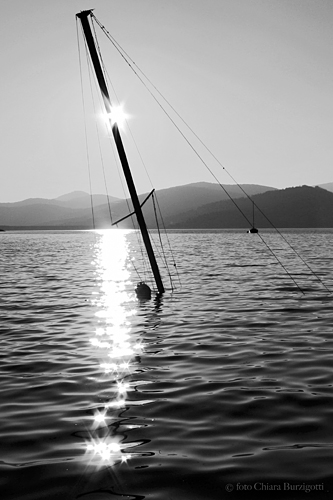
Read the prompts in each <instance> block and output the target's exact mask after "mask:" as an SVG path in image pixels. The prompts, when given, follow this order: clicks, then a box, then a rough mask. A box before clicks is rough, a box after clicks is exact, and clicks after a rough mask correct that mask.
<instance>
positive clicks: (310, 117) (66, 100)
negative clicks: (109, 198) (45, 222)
mask: <svg viewBox="0 0 333 500" xmlns="http://www.w3.org/2000/svg"><path fill="white" fill-rule="evenodd" d="M88 8H94V9H95V11H94V13H95V15H96V17H97V18H98V19H99V20H100V21H101V22H102V23H103V24H104V26H105V27H106V28H107V29H108V31H109V32H110V33H111V34H112V35H113V36H114V37H115V39H116V40H117V41H118V42H119V43H120V44H121V45H122V47H123V48H124V49H125V50H126V52H127V53H128V54H129V55H130V56H131V57H132V59H133V60H134V61H135V62H136V64H137V65H138V66H139V67H140V68H141V69H142V70H143V71H144V72H145V73H146V74H147V76H149V78H150V79H151V80H152V82H153V83H154V85H155V86H156V87H157V88H158V89H159V91H160V92H162V94H163V95H164V96H165V97H166V98H167V99H168V100H169V101H170V102H171V103H172V105H173V106H174V107H175V108H176V109H177V111H178V112H179V113H180V114H181V116H182V117H183V118H184V119H185V120H186V121H187V122H188V123H189V125H190V126H191V127H192V128H193V129H194V130H195V131H196V133H197V134H198V135H199V136H200V138H201V139H202V140H203V141H204V142H205V144H207V146H208V147H209V148H210V149H211V150H212V151H213V152H214V154H215V155H216V156H217V157H218V158H219V160H220V161H221V162H222V163H223V164H224V165H225V167H226V168H227V170H228V171H229V172H230V173H231V174H232V175H233V177H234V178H235V179H236V180H237V181H238V182H239V183H251V184H263V185H268V186H274V187H278V188H283V187H288V186H297V185H302V184H308V185H314V184H321V183H325V182H332V181H333V173H332V163H333V140H332V132H333V64H332V62H333V30H332V25H333V2H332V0H121V2H119V1H113V0H70V1H69V0H56V1H51V0H11V1H7V2H5V1H2V4H1V19H0V44H1V45H0V47H1V49H0V60H1V80H0V82H1V84H0V85H1V98H0V110H1V114H0V127H1V139H0V140H1V148H0V164H1V182H0V202H7V201H18V200H22V199H25V198H31V197H45V198H54V197H57V196H59V195H61V194H64V193H68V192H70V191H73V190H85V191H89V183H88V173H87V172H88V170H87V149H86V143H85V133H84V118H83V107H82V92H81V84H80V70H79V58H78V45H77V31H76V20H75V14H76V13H77V12H79V11H80V10H85V9H88ZM80 38H81V42H80V43H81V49H82V50H83V45H82V37H81V35H80ZM99 40H100V43H101V49H102V51H103V57H104V61H105V63H106V66H107V70H108V74H109V76H110V79H111V81H112V84H113V85H114V88H115V90H116V92H117V95H118V96H119V98H120V100H121V101H122V102H124V106H125V110H126V112H127V113H128V114H129V115H131V119H130V120H129V124H130V128H131V132H132V134H133V137H134V138H135V142H136V144H137V147H138V149H139V152H140V155H141V156H142V158H143V160H144V163H145V166H146V169H147V171H148V173H149V176H150V178H151V180H152V183H153V186H154V187H155V188H157V189H160V188H163V187H170V186H174V185H178V184H187V183H190V182H197V181H201V180H205V181H209V182H215V181H214V179H213V178H212V177H211V175H210V174H209V173H208V171H207V170H206V168H205V167H204V166H203V165H202V163H201V162H200V161H199V160H198V158H197V157H196V155H195V154H194V153H193V151H192V150H191V149H190V148H189V147H188V145H187V144H186V142H185V141H184V140H183V139H182V138H181V136H180V135H179V133H178V132H177V131H176V130H175V128H174V127H173V126H172V125H170V123H169V122H168V120H167V119H166V117H165V115H164V114H163V113H162V112H161V110H160V108H159V107H158V106H157V105H156V103H155V102H154V100H153V99H152V98H151V97H150V95H149V94H148V93H147V92H146V90H145V89H144V87H143V86H142V84H141V83H140V82H139V80H138V79H137V78H136V77H135V75H134V74H133V73H132V72H131V71H130V69H129V68H128V67H127V66H126V64H125V63H124V62H123V60H122V59H121V58H120V56H119V54H118V53H117V52H116V51H115V50H114V48H113V47H112V45H111V44H110V42H108V40H107V39H106V37H105V36H104V35H103V33H101V34H100V35H99ZM81 59H82V66H83V67H85V66H86V60H85V53H84V51H82V53H81ZM83 81H84V85H85V87H84V92H83V95H84V97H85V102H86V114H87V119H89V123H91V124H89V125H88V126H87V127H88V128H87V130H88V144H89V149H88V151H89V158H90V167H91V179H92V184H93V190H94V191H95V192H100V193H103V192H105V188H104V185H103V176H102V173H101V172H102V171H101V165H100V163H101V162H100V155H99V153H98V147H97V146H96V144H97V134H96V127H95V122H97V123H98V124H100V123H101V119H100V118H99V117H98V116H94V111H93V108H92V107H91V108H89V105H90V104H89V102H90V101H91V99H90V90H89V79H88V78H87V75H86V72H85V70H83ZM89 99H90V101H89ZM99 129H100V130H101V137H100V141H101V143H102V149H103V150H104V147H105V146H108V147H109V141H108V139H107V137H106V133H105V131H104V128H103V126H102V127H99ZM94 134H95V135H94ZM123 138H124V143H125V146H126V147H128V151H129V161H130V164H131V167H132V170H133V175H134V178H135V181H136V184H137V187H138V191H139V192H143V191H147V190H149V189H150V188H151V185H150V184H149V182H148V180H147V177H146V175H145V174H144V173H143V172H144V170H143V168H142V165H141V163H140V161H138V156H137V154H136V151H135V148H134V147H133V144H132V142H131V135H130V134H129V133H128V131H126V130H125V131H124V137H123ZM127 141H128V142H129V145H128V146H127ZM193 144H194V145H195V147H197V144H196V143H195V142H194V143H193ZM198 151H199V152H200V154H203V155H204V158H205V160H207V159H208V156H207V155H206V154H205V153H204V151H203V150H202V148H201V147H199V149H198ZM104 154H105V155H106V156H104ZM108 154H109V156H107V155H108ZM103 158H104V166H105V169H106V177H107V182H108V189H109V192H110V194H112V195H115V196H123V192H122V191H121V189H120V187H119V186H120V184H119V180H118V174H117V175H116V176H114V172H113V171H114V170H115V168H114V160H113V156H112V152H111V149H110V153H104V152H103ZM207 161H208V160H207ZM209 162H210V160H209ZM210 168H212V170H213V171H214V173H215V174H216V175H217V176H218V178H219V180H220V182H222V183H232V180H231V179H230V178H229V177H228V176H227V175H226V173H225V171H223V170H222V168H221V167H219V166H218V165H216V164H215V163H214V162H210Z"/></svg>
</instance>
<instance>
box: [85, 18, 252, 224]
mask: <svg viewBox="0 0 333 500" xmlns="http://www.w3.org/2000/svg"><path fill="white" fill-rule="evenodd" d="M92 17H93V18H94V19H95V20H96V22H97V24H98V25H99V26H100V28H101V29H102V31H103V33H104V34H105V35H106V36H107V38H108V39H109V40H110V41H111V43H112V44H113V46H114V47H115V48H116V50H117V51H118V52H119V54H120V55H121V57H122V58H123V59H124V61H125V62H126V63H127V64H128V66H129V67H130V68H131V69H132V71H133V72H134V74H135V75H136V76H137V77H138V79H139V80H140V81H141V83H142V84H143V86H144V87H145V88H146V89H147V91H148V92H149V93H150V95H151V97H152V98H153V99H154V100H155V102H156V103H157V104H158V106H159V107H160V108H161V109H162V111H163V112H164V113H165V114H166V116H167V117H168V118H169V120H170V121H171V123H172V124H173V125H174V127H175V128H176V129H177V130H178V132H179V133H180V135H181V136H182V137H183V139H184V140H185V141H186V142H187V144H188V145H189V146H190V148H191V149H192V150H193V152H194V153H195V154H196V156H197V157H198V158H199V160H200V161H201V162H202V163H203V165H205V167H206V168H207V170H208V171H209V172H210V174H211V175H212V177H214V179H215V180H216V182H217V183H218V185H219V186H220V187H221V188H222V189H223V191H224V192H225V194H226V195H227V196H228V198H229V199H230V200H231V201H232V202H233V203H234V205H235V206H236V208H237V209H238V210H239V211H240V213H241V214H242V215H243V217H244V218H245V219H246V220H247V222H248V223H249V224H251V222H250V220H249V219H248V218H247V216H246V215H245V214H244V212H243V211H242V210H241V208H240V207H239V206H238V205H237V203H236V202H235V200H234V199H233V198H232V196H231V195H230V194H229V193H228V191H227V190H226V189H225V187H224V186H223V185H222V184H221V183H220V181H219V179H218V178H217V177H216V175H215V174H214V172H213V171H212V170H211V169H210V167H209V166H208V165H207V163H206V162H205V160H204V159H203V158H202V156H201V155H200V154H199V153H198V151H197V150H196V149H195V147H194V146H193V145H192V143H191V142H190V141H189V140H188V138H187V137H186V136H185V134H184V133H183V131H182V130H181V129H180V128H179V126H178V125H177V123H176V122H175V121H174V119H173V118H172V117H171V115H170V114H169V113H168V112H167V111H166V109H165V108H164V107H163V106H162V104H161V103H160V102H159V101H158V99H157V98H156V96H155V95H154V94H153V93H152V92H151V90H150V89H149V87H148V86H147V85H146V83H145V82H144V80H143V79H142V78H141V76H140V75H139V74H138V73H137V71H136V70H135V69H134V68H133V66H132V64H131V63H130V62H129V61H128V60H127V59H126V57H125V56H124V54H123V53H122V52H121V50H123V49H122V48H121V46H120V45H119V44H118V43H117V42H116V41H115V40H114V38H113V37H112V36H111V35H110V33H109V32H108V31H107V30H106V29H105V27H104V26H103V25H102V24H101V23H100V22H99V21H98V19H97V18H96V17H95V16H94V15H93V14H92ZM119 47H120V48H119ZM120 49H121V50H120ZM124 53H125V54H126V52H125V51H124ZM126 55H127V54H126ZM134 64H135V63H134ZM140 72H141V73H143V72H142V71H141V70H140ZM143 74H144V73H143ZM148 81H149V80H148ZM165 101H166V99H165ZM166 102H167V101H166Z"/></svg>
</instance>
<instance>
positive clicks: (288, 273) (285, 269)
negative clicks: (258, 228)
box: [256, 233, 305, 295]
mask: <svg viewBox="0 0 333 500" xmlns="http://www.w3.org/2000/svg"><path fill="white" fill-rule="evenodd" d="M256 234H257V235H258V236H259V238H260V239H261V241H262V242H263V243H264V245H265V246H266V248H267V249H268V250H269V251H270V252H271V254H272V255H273V257H274V258H275V259H276V260H277V261H278V263H279V264H280V266H281V267H282V269H284V271H285V272H286V274H287V275H288V276H289V278H290V279H291V280H292V281H293V282H294V284H295V285H296V287H297V288H298V289H299V291H300V292H302V294H303V295H305V292H304V290H303V289H302V288H301V287H300V286H299V285H298V283H297V281H296V280H295V278H294V277H293V276H292V275H291V274H290V272H289V271H288V269H287V268H286V267H285V266H284V265H283V263H282V261H281V260H280V259H279V258H278V256H277V255H276V254H275V253H274V252H273V250H272V249H271V247H270V246H269V245H268V243H267V242H266V241H265V240H264V238H263V237H262V236H261V234H260V233H256Z"/></svg>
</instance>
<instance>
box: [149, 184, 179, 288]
mask: <svg viewBox="0 0 333 500" xmlns="http://www.w3.org/2000/svg"><path fill="white" fill-rule="evenodd" d="M152 198H153V206H154V214H155V221H156V226H157V231H158V238H159V240H160V245H161V249H162V254H163V260H164V265H165V267H166V269H167V272H168V276H169V280H170V285H171V289H172V290H173V289H174V286H173V284H172V276H171V273H170V269H169V266H168V261H167V258H166V255H165V251H164V246H163V243H162V238H161V232H160V226H159V224H158V218H157V211H156V204H155V197H154V193H153V195H152Z"/></svg>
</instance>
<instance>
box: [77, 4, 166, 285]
mask: <svg viewBox="0 0 333 500" xmlns="http://www.w3.org/2000/svg"><path fill="white" fill-rule="evenodd" d="M91 13H92V10H85V11H82V12H80V13H79V14H76V17H78V18H79V19H80V21H81V25H82V29H83V33H84V36H85V39H86V42H87V47H88V50H89V53H90V57H91V61H92V64H93V67H94V70H95V74H96V78H97V81H98V85H99V88H100V91H101V94H102V98H103V101H104V106H105V110H106V113H107V115H108V116H109V117H110V125H111V128H112V134H113V138H114V140H115V143H116V147H117V151H118V155H119V158H120V162H121V165H122V168H123V172H124V175H125V179H126V182H127V186H128V190H129V193H130V196H131V200H132V203H133V208H134V212H135V214H136V217H137V221H138V225H139V228H140V231H141V234H142V239H143V242H144V245H145V247H146V251H147V255H148V259H149V262H150V266H151V269H152V272H153V275H154V278H155V282H156V286H157V289H158V292H159V293H163V292H164V286H163V283H162V279H161V275H160V271H159V268H158V265H157V262H156V258H155V255H154V251H153V247H152V245H151V241H150V237H149V233H148V231H147V226H146V222H145V219H144V217H143V213H142V210H141V205H140V202H139V198H138V195H137V192H136V188H135V185H134V181H133V177H132V173H131V170H130V168H129V164H128V161H127V157H126V153H125V149H124V146H123V142H122V139H121V136H120V132H119V128H118V125H117V123H116V122H114V123H113V122H112V120H111V112H112V105H111V100H110V96H109V92H108V89H107V85H106V81H105V78H104V73H103V70H102V65H101V61H100V58H99V56H98V53H97V49H96V45H95V41H94V38H93V35H92V31H91V27H90V23H89V20H88V17H89V16H91Z"/></svg>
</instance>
